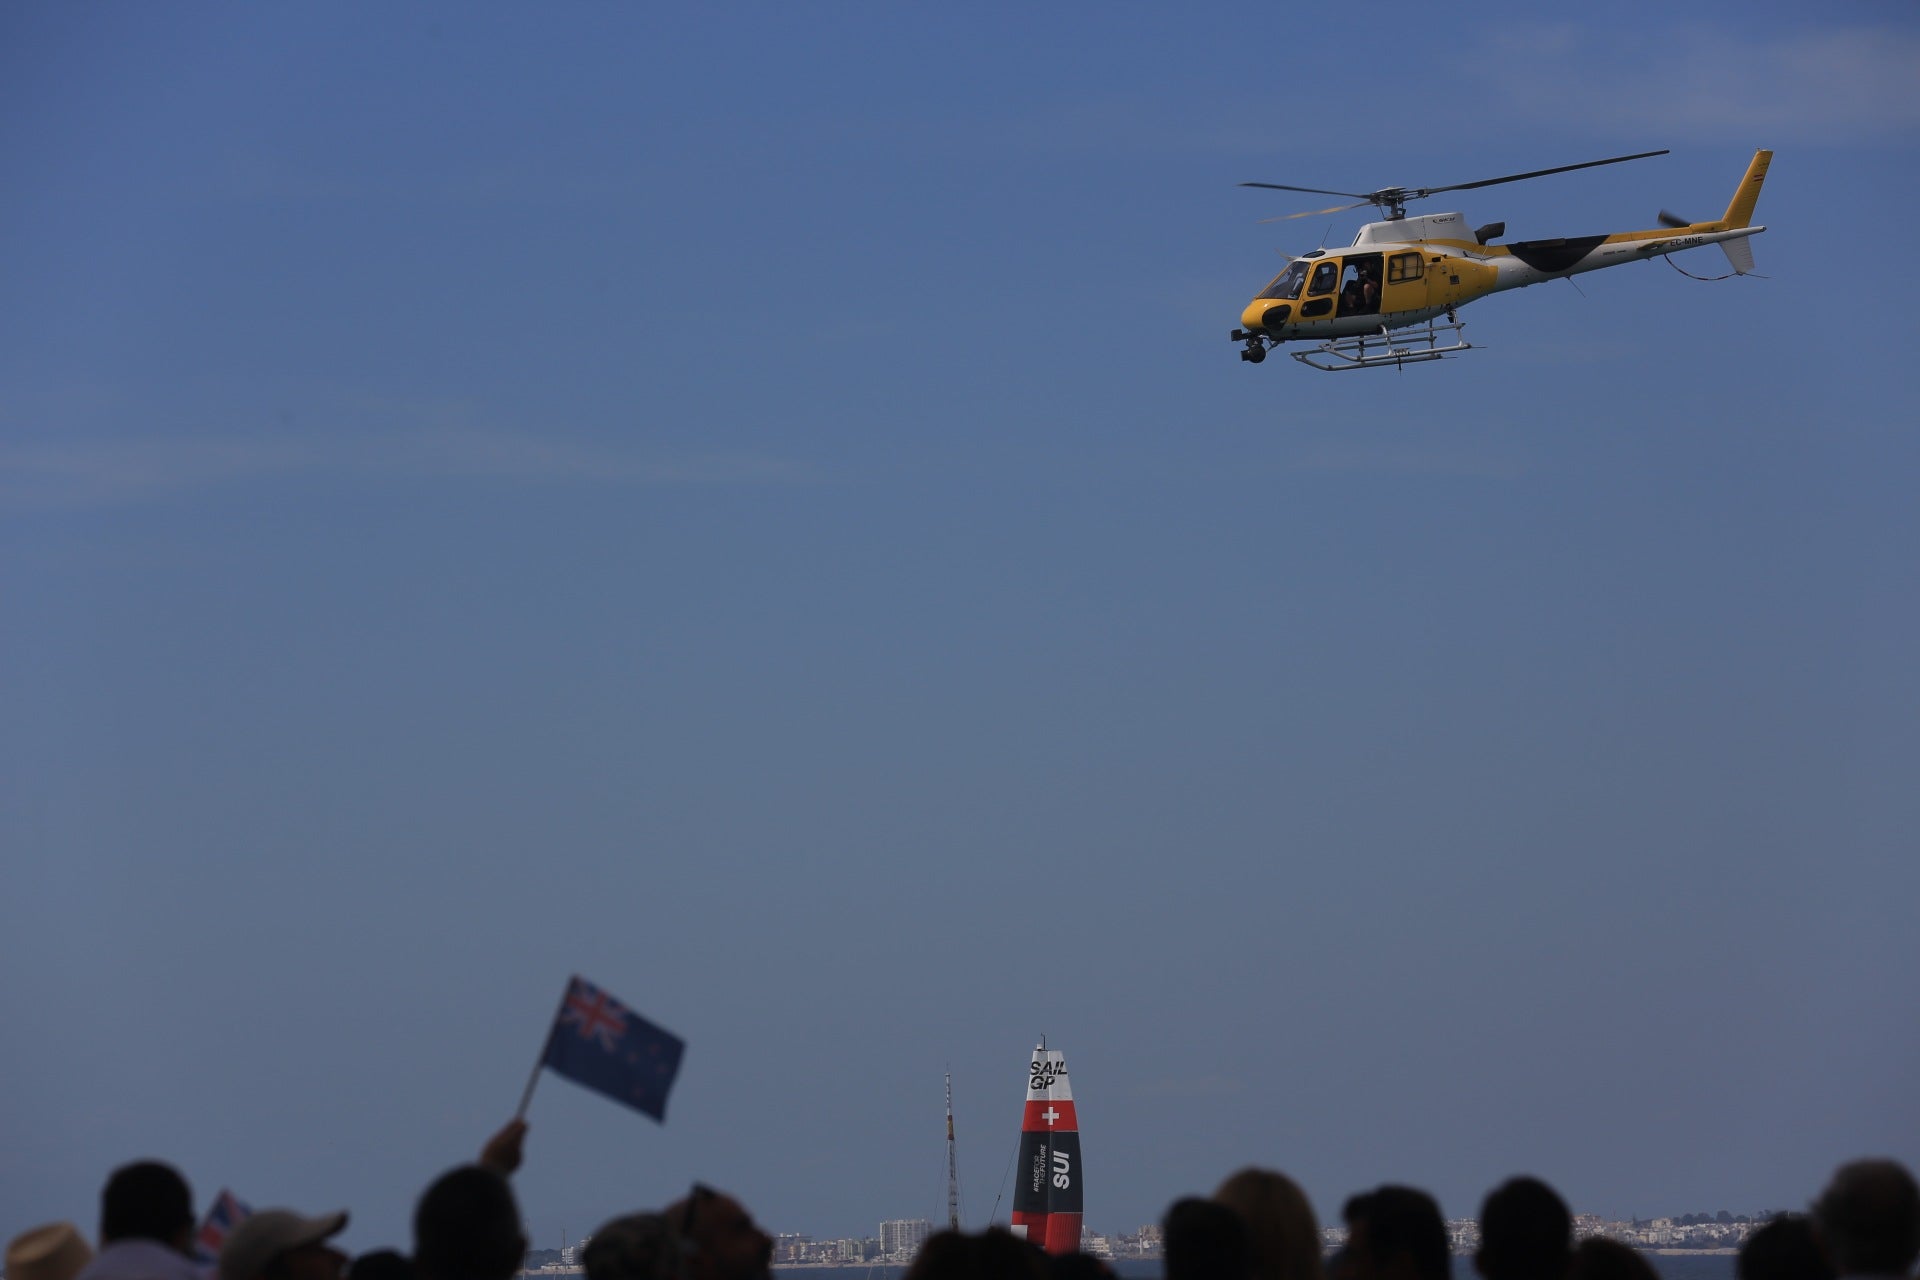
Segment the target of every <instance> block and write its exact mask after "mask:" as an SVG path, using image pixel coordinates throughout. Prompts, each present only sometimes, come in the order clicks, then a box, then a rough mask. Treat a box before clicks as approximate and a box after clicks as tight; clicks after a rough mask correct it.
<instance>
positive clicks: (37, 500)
mask: <svg viewBox="0 0 1920 1280" xmlns="http://www.w3.org/2000/svg"><path fill="white" fill-rule="evenodd" d="M295 475H335V476H354V475H360V476H416V477H442V478H447V479H490V480H499V481H507V482H513V483H526V484H577V483H597V484H612V485H629V486H632V485H642V486H648V485H686V484H768V483H791V482H796V481H804V480H809V479H813V478H815V472H814V471H813V470H812V469H811V468H809V467H807V466H805V465H803V464H799V463H795V462H793V461H790V460H787V459H783V458H777V457H773V456H770V455H764V454H751V453H712V454H696V455H687V456H681V457H651V456H645V455H642V454H640V453H637V452H631V451H625V450H621V449H618V448H610V447H607V446H604V445H600V444H597V443H592V442H586V441H580V440H568V439H561V438H557V437H550V436H542V435H537V434H534V433H531V432H521V431H507V430H478V429H470V428H456V427H431V428H424V429H414V430H406V431H397V432H390V433H382V434H359V435H341V436H333V437H327V438H321V437H315V436H309V435H303V436H301V437H299V438H297V439H296V438H288V437H280V438H269V437H264V436H242V435H227V436H196V437H176V438H169V439H144V440H128V439H121V440H93V441H86V442H77V443H71V444H65V443H62V444H39V445H11V446H0V509H15V510H17V509H33V508H48V507H75V506H113V505H120V504H125V503H133V502H141V501H147V500H151V499H154V498H160V497H167V496H172V495H175V494H179V493H183V492H190V491H194V490H202V489H210V488H217V487H221V486H227V485H234V484H240V483H252V482H263V481H272V480H276V479H281V478H285V477H289V476H295Z"/></svg>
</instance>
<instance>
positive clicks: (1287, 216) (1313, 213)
mask: <svg viewBox="0 0 1920 1280" xmlns="http://www.w3.org/2000/svg"><path fill="white" fill-rule="evenodd" d="M1372 203H1373V201H1371V200H1362V201H1361V202H1360V203H1359V204H1337V205H1335V206H1333V208H1331V209H1309V210H1307V211H1306V212H1305V213H1283V214H1279V215H1278V216H1276V217H1272V218H1262V219H1260V221H1261V222H1292V221H1293V220H1294V219H1295V218H1317V217H1319V216H1320V215H1321V214H1323V213H1345V212H1346V211H1347V210H1349V209H1364V208H1366V207H1367V206H1368V205H1370V204H1372Z"/></svg>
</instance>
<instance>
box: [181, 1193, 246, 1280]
mask: <svg viewBox="0 0 1920 1280" xmlns="http://www.w3.org/2000/svg"><path fill="white" fill-rule="evenodd" d="M252 1216H253V1210H252V1208H250V1207H249V1206H248V1204H247V1202H246V1201H244V1200H242V1199H240V1198H239V1197H238V1196H236V1195H234V1194H233V1192H231V1191H228V1190H227V1189H225V1188H224V1187H223V1188H221V1190H220V1194H219V1196H218V1197H216V1198H215V1199H214V1202H213V1208H211V1209H209V1210H207V1220H206V1221H205V1222H203V1223H201V1224H200V1234H198V1235H197V1236H195V1237H194V1240H193V1244H194V1261H196V1262H198V1263H200V1264H201V1265H202V1266H204V1267H213V1266H217V1265H218V1264H219V1262H220V1250H221V1248H222V1247H224V1246H225V1245H226V1243H227V1237H228V1236H230V1235H232V1234H233V1229H234V1228H235V1227H237V1226H239V1225H240V1224H241V1223H243V1222H245V1221H246V1220H247V1219H248V1218H250V1217H252Z"/></svg>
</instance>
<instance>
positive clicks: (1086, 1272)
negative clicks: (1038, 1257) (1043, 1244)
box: [1043, 1252, 1114, 1280]
mask: <svg viewBox="0 0 1920 1280" xmlns="http://www.w3.org/2000/svg"><path fill="white" fill-rule="evenodd" d="M1043 1256H1044V1257H1045V1258H1046V1264H1047V1280H1114V1274H1113V1268H1112V1267H1110V1266H1108V1265H1107V1264H1106V1263H1104V1262H1102V1261H1100V1259H1098V1258H1096V1257H1093V1256H1092V1255H1091V1254H1085V1253H1078V1252H1076V1253H1049V1254H1045V1255H1043Z"/></svg>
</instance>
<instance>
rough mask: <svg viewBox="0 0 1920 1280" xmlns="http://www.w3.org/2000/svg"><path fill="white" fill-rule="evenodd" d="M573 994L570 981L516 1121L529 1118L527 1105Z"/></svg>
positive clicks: (562, 994)
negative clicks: (568, 999) (569, 998)
mask: <svg viewBox="0 0 1920 1280" xmlns="http://www.w3.org/2000/svg"><path fill="white" fill-rule="evenodd" d="M572 994H573V980H572V979H568V981H567V989H566V990H565V991H562V992H561V993H560V1007H559V1008H558V1009H556V1010H555V1011H554V1014H553V1022H552V1024H551V1025H549V1026H548V1027H547V1038H546V1039H545V1040H542V1041H541V1042H540V1056H539V1057H538V1058H535V1059H534V1060H533V1074H532V1075H530V1076H528V1077H527V1089H526V1092H525V1093H522V1094H521V1095H520V1109H519V1110H518V1111H515V1112H514V1113H513V1118H514V1119H515V1120H525V1119H526V1118H527V1104H528V1103H530V1102H532V1101H533V1086H535V1085H537V1084H539V1083H540V1068H542V1067H544V1066H546V1065H547V1050H549V1049H551V1048H553V1036H554V1033H555V1032H557V1031H558V1030H560V1015H561V1014H562V1013H564V1012H565V1011H566V1008H567V997H568V996H570V995H572Z"/></svg>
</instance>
